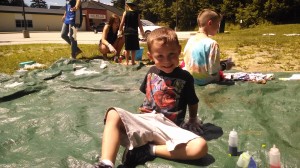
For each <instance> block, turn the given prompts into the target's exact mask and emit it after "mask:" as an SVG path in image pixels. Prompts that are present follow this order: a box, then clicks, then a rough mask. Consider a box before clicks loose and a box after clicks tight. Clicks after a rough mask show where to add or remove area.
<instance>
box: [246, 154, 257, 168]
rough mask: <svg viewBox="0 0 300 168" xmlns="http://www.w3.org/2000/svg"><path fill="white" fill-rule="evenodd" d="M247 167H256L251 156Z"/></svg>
mask: <svg viewBox="0 0 300 168" xmlns="http://www.w3.org/2000/svg"><path fill="white" fill-rule="evenodd" d="M248 168H257V165H256V162H255V160H254V159H253V157H251V158H250V162H249V165H248Z"/></svg>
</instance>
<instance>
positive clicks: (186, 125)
mask: <svg viewBox="0 0 300 168" xmlns="http://www.w3.org/2000/svg"><path fill="white" fill-rule="evenodd" d="M180 127H181V128H183V129H186V130H189V131H191V132H193V133H195V134H197V135H202V134H203V128H202V127H203V123H202V121H201V120H199V119H198V118H190V119H189V120H188V121H184V122H183V123H182V124H181V125H180Z"/></svg>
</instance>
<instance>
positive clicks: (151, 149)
mask: <svg viewBox="0 0 300 168" xmlns="http://www.w3.org/2000/svg"><path fill="white" fill-rule="evenodd" d="M149 146H150V149H149V150H150V154H151V155H152V156H155V145H151V144H150V145H149Z"/></svg>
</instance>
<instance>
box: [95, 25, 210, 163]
mask: <svg viewBox="0 0 300 168" xmlns="http://www.w3.org/2000/svg"><path fill="white" fill-rule="evenodd" d="M147 45H148V49H149V51H148V53H147V54H148V57H149V58H150V59H151V60H152V61H154V63H155V66H152V67H151V68H150V69H149V71H148V73H147V74H146V76H145V78H144V81H143V82H142V85H141V86H140V91H141V92H143V93H144V94H145V99H144V102H143V104H142V105H141V107H140V108H139V109H140V111H141V113H142V114H133V113H130V112H128V111H126V110H123V109H121V108H117V107H111V108H109V109H108V110H107V112H106V115H105V119H104V121H105V127H104V132H103V138H102V152H101V160H100V162H99V163H98V164H97V165H96V166H95V167H97V168H104V167H105V168H112V167H114V164H115V161H116V156H117V153H118V150H119V146H120V145H122V146H124V147H126V150H125V152H124V154H123V159H122V162H123V164H124V166H125V167H135V166H137V165H139V164H144V163H145V162H147V161H150V160H153V159H154V158H155V157H156V156H157V157H162V158H166V159H178V160H193V159H199V158H201V157H203V156H205V155H206V154H207V151H208V147H207V144H206V141H205V140H204V139H203V138H202V137H200V136H199V135H197V134H195V133H193V132H191V131H188V130H186V129H183V128H181V127H179V126H180V125H182V126H183V127H188V128H190V129H191V130H194V131H196V130H197V131H196V132H198V133H199V132H201V123H200V121H199V120H198V117H197V111H198V102H199V99H198V98H197V95H196V93H195V88H194V80H193V77H192V76H191V75H190V74H189V73H188V72H187V71H185V70H182V69H181V68H179V67H178V64H179V55H180V52H181V46H180V44H179V41H178V38H177V35H176V32H175V31H174V30H172V29H170V28H159V29H156V30H154V31H152V32H151V33H150V35H149V36H148V38H147ZM187 107H188V109H189V119H188V121H187V122H184V118H185V114H186V110H187Z"/></svg>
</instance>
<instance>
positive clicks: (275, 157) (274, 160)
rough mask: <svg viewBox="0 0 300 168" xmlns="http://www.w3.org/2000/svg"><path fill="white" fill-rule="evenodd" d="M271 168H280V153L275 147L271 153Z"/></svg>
mask: <svg viewBox="0 0 300 168" xmlns="http://www.w3.org/2000/svg"><path fill="white" fill-rule="evenodd" d="M269 159H270V162H269V164H270V168H280V152H279V149H278V148H276V146H275V145H273V147H272V148H271V149H270V151H269Z"/></svg>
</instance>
